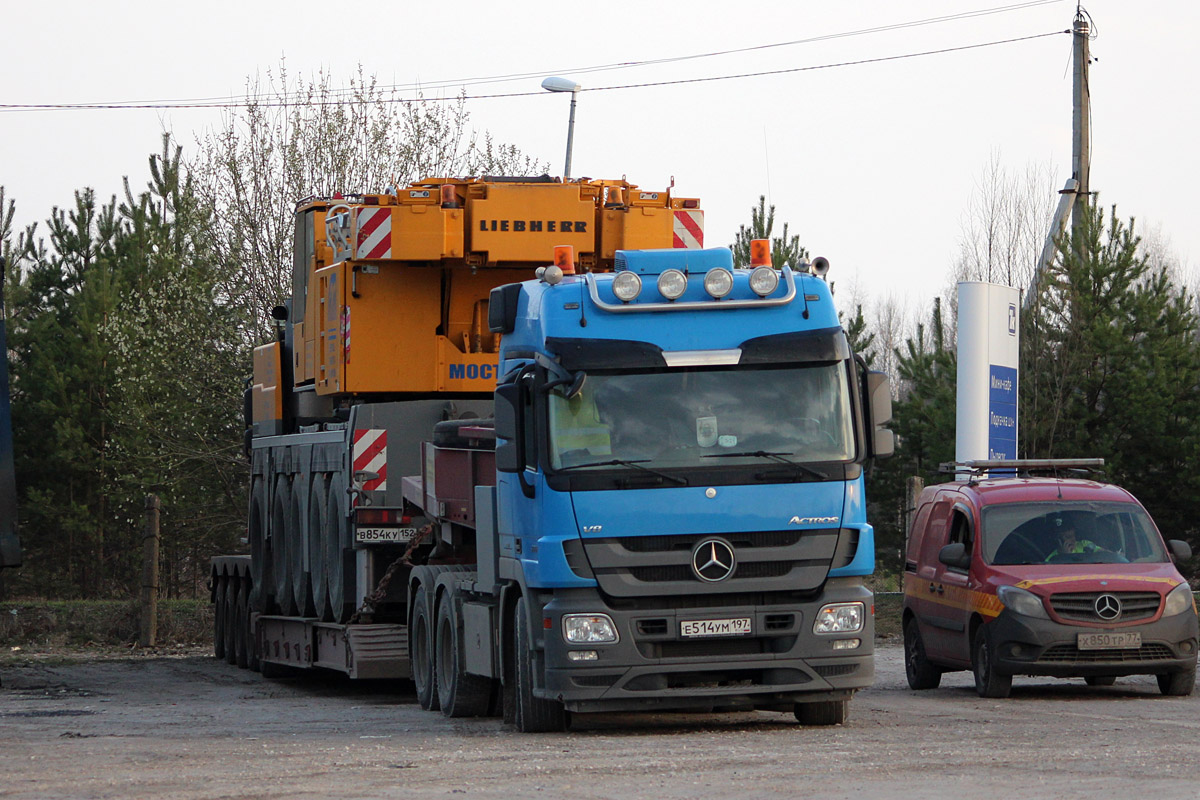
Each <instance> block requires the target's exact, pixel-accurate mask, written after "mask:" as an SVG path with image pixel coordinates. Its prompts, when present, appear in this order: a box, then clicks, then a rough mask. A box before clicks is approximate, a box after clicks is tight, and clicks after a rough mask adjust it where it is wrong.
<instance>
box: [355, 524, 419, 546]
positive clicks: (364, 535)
mask: <svg viewBox="0 0 1200 800" xmlns="http://www.w3.org/2000/svg"><path fill="white" fill-rule="evenodd" d="M416 535H417V529H416V528H359V529H357V530H356V531H355V532H354V540H355V541H356V542H366V543H370V542H411V541H412V538H413V537H414V536H416Z"/></svg>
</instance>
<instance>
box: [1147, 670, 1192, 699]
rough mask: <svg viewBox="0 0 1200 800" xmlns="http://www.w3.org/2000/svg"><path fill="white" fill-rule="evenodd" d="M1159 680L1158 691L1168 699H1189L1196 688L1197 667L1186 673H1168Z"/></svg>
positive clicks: (1158, 676)
mask: <svg viewBox="0 0 1200 800" xmlns="http://www.w3.org/2000/svg"><path fill="white" fill-rule="evenodd" d="M1155 677H1157V678H1158V690H1159V691H1160V692H1162V693H1163V694H1165V695H1167V696H1168V697H1187V696H1188V695H1190V694H1191V693H1192V690H1193V689H1195V688H1196V665H1195V664H1193V665H1192V666H1191V668H1190V669H1188V670H1187V671H1185V672H1168V673H1166V674H1164V675H1157V676H1155Z"/></svg>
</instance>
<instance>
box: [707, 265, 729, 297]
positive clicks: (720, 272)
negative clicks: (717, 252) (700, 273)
mask: <svg viewBox="0 0 1200 800" xmlns="http://www.w3.org/2000/svg"><path fill="white" fill-rule="evenodd" d="M732 290H733V273H731V272H730V271H729V270H727V269H721V268H720V267H713V268H712V269H710V270H709V271H708V272H707V273H706V274H705V276H704V291H706V292H708V294H709V296H710V297H712V298H714V299H716V300H720V299H721V298H722V297H724V296H725V295H727V294H729V293H730V292H731V291H732Z"/></svg>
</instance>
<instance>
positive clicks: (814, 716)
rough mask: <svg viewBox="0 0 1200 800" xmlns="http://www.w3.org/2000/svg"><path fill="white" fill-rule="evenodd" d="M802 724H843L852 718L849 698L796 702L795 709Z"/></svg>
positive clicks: (794, 711)
mask: <svg viewBox="0 0 1200 800" xmlns="http://www.w3.org/2000/svg"><path fill="white" fill-rule="evenodd" d="M792 713H793V714H795V715H796V721H797V722H799V723H800V724H801V725H843V724H845V722H846V720H847V719H849V718H850V701H849V700H824V701H821V702H819V703H796V705H795V707H794V709H793V711H792Z"/></svg>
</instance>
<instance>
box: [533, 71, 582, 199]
mask: <svg viewBox="0 0 1200 800" xmlns="http://www.w3.org/2000/svg"><path fill="white" fill-rule="evenodd" d="M542 88H543V89H545V90H546V91H547V92H570V93H571V121H570V122H569V123H568V124H567V165H566V166H565V167H563V180H564V181H565V180H567V179H569V178H570V177H571V145H572V144H573V143H574V140H575V98H576V97H577V96H578V94H579V90H580V89H581V88H583V87H581V86H580V85H579V84H578V83H576V82H575V81H572V80H569V79H567V78H546V80H544V81H542Z"/></svg>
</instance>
